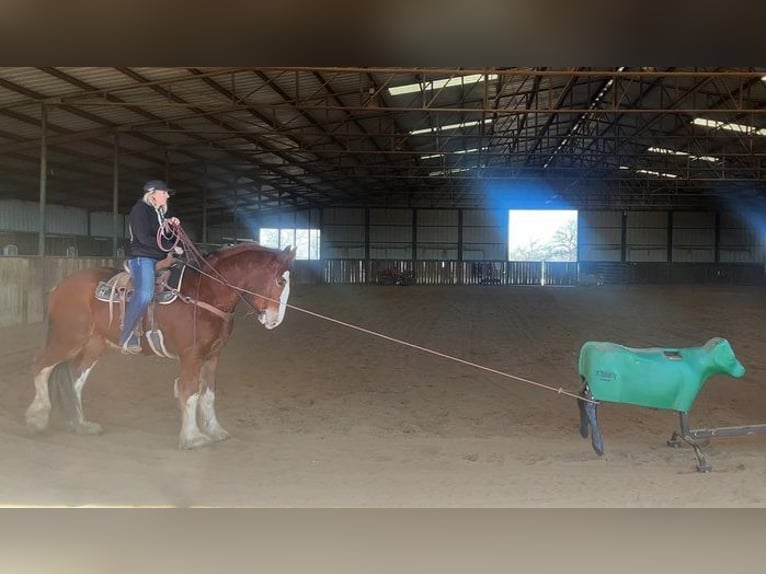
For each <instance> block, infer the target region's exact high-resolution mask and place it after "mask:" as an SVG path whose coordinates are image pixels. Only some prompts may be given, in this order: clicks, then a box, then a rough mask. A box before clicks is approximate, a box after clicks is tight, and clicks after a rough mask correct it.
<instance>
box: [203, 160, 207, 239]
mask: <svg viewBox="0 0 766 574" xmlns="http://www.w3.org/2000/svg"><path fill="white" fill-rule="evenodd" d="M202 169H203V175H202V178H203V181H202V243H207V183H208V180H207V163H203V164H202Z"/></svg>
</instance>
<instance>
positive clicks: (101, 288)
mask: <svg viewBox="0 0 766 574" xmlns="http://www.w3.org/2000/svg"><path fill="white" fill-rule="evenodd" d="M185 271H186V265H184V264H183V263H176V264H174V265H173V266H172V267H170V268H169V269H167V270H166V271H162V272H160V273H158V274H157V278H158V279H160V278H163V277H164V276H166V275H167V279H166V280H165V282H166V283H167V284H168V285H169V286H170V287H172V288H174V289H178V290H180V289H181V283H182V281H183V276H184V272H185ZM125 275H126V273H125V272H124V271H120V272H117V273H116V274H115V275H114V276H112V277H111V278H109V280H108V281H99V283H98V286H97V287H96V294H95V295H96V299H98V300H99V301H103V302H105V303H110V302H111V303H119V301H120V299H121V297H122V293H123V292H124V293H125V301H130V299H131V297H132V295H133V282H132V281H130V280H128V281H127V282H125V281H120V279H121V277H120V276H123V277H124V276H125ZM115 283H116V284H117V285H118V287H117V288H115V287H114V286H115ZM177 296H178V295H177V294H176V293H174V292H173V291H168V290H167V289H165V288H164V287H163V289H162V291H158V292H157V291H155V293H154V301H156V302H157V303H159V304H160V305H168V304H170V303H172V302H173V301H175V300H176V297H177Z"/></svg>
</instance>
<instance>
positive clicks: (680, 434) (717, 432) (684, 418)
mask: <svg viewBox="0 0 766 574" xmlns="http://www.w3.org/2000/svg"><path fill="white" fill-rule="evenodd" d="M678 418H679V423H680V429H679V430H675V431H673V434H672V435H671V436H670V440H668V446H672V447H674V448H677V447H679V446H681V442H682V441H683V442H685V443H687V444H689V445H690V446H691V447H692V448H693V449H694V455H695V456H696V457H697V470H698V471H699V472H710V471H711V470H713V467H711V466H710V465H709V464H708V462H707V459H706V458H705V453H704V452H703V451H702V448H701V447H700V445H699V443H697V439H705V438H716V437H730V436H747V435H754V434H761V433H766V424H762V425H742V426H736V427H718V428H711V429H690V428H689V413H684V412H679V413H678Z"/></svg>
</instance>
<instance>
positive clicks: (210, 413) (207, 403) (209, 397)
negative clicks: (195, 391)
mask: <svg viewBox="0 0 766 574" xmlns="http://www.w3.org/2000/svg"><path fill="white" fill-rule="evenodd" d="M199 415H200V420H201V422H202V432H204V433H205V434H206V435H207V436H209V437H210V438H211V439H213V440H226V439H227V438H229V437H230V436H231V435H230V434H229V433H228V432H227V431H226V429H224V428H223V427H222V426H221V424H220V423H219V422H218V417H216V415H215V393H214V392H213V391H211V390H210V389H205V392H204V393H202V396H201V397H200V399H199Z"/></svg>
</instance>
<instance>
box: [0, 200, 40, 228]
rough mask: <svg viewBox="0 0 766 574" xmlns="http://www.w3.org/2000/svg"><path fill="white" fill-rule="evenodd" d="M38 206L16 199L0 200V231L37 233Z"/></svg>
mask: <svg viewBox="0 0 766 574" xmlns="http://www.w3.org/2000/svg"><path fill="white" fill-rule="evenodd" d="M39 221H40V205H39V204H37V203H33V202H31V201H21V200H18V199H2V200H0V229H3V230H7V231H39V229H38V226H39Z"/></svg>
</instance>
